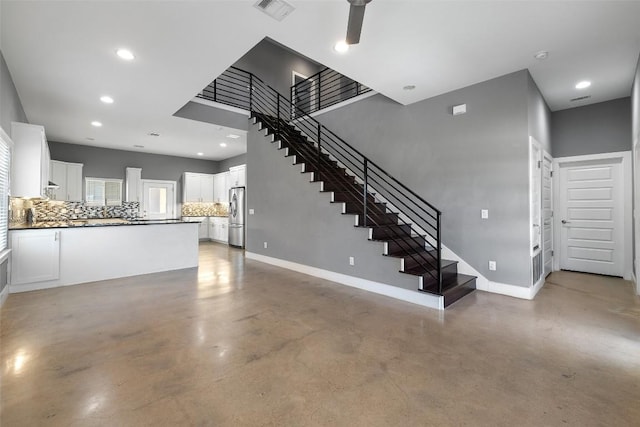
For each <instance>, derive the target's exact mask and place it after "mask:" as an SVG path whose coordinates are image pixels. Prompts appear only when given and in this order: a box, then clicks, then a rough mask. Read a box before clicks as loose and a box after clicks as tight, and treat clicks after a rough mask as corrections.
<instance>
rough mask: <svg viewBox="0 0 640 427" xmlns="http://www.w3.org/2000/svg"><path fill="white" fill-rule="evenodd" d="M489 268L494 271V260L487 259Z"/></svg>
mask: <svg viewBox="0 0 640 427" xmlns="http://www.w3.org/2000/svg"><path fill="white" fill-rule="evenodd" d="M489 270H491V271H496V262H495V261H489Z"/></svg>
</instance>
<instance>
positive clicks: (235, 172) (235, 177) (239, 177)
mask: <svg viewBox="0 0 640 427" xmlns="http://www.w3.org/2000/svg"><path fill="white" fill-rule="evenodd" d="M246 171H247V165H239V166H234V167H232V168H229V187H230V188H233V187H246V186H247V172H246Z"/></svg>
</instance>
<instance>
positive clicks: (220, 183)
mask: <svg viewBox="0 0 640 427" xmlns="http://www.w3.org/2000/svg"><path fill="white" fill-rule="evenodd" d="M228 181H229V172H221V173H217V174H215V175H214V176H213V199H214V200H213V201H214V202H216V203H224V204H227V203H229V186H228V184H227V182H228Z"/></svg>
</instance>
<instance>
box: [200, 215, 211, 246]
mask: <svg viewBox="0 0 640 427" xmlns="http://www.w3.org/2000/svg"><path fill="white" fill-rule="evenodd" d="M210 238H211V234H210V233H209V218H208V217H203V218H202V221H201V222H200V225H199V226H198V239H200V240H206V239H210Z"/></svg>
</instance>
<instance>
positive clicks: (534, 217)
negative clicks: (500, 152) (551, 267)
mask: <svg viewBox="0 0 640 427" xmlns="http://www.w3.org/2000/svg"><path fill="white" fill-rule="evenodd" d="M541 162H542V149H541V148H540V144H539V143H538V142H537V141H535V140H534V139H533V138H532V140H531V151H530V153H529V185H530V193H529V197H530V201H529V207H530V210H531V211H530V235H531V255H535V254H536V253H538V252H540V250H541V248H542V232H541V224H542V219H541V218H542V209H541V203H542V174H541V171H540V168H541Z"/></svg>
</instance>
